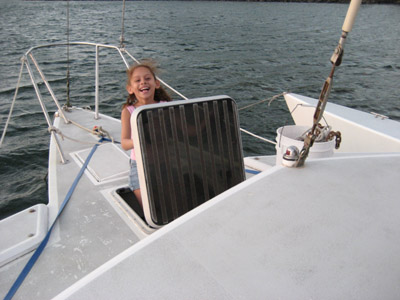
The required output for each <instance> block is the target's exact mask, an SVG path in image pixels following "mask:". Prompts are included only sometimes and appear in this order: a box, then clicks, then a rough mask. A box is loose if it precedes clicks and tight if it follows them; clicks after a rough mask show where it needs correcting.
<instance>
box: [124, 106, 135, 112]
mask: <svg viewBox="0 0 400 300" xmlns="http://www.w3.org/2000/svg"><path fill="white" fill-rule="evenodd" d="M124 108H126V109H127V110H128V111H129V112H130V113H133V111H134V110H135V107H134V106H133V105H126V106H125V107H124Z"/></svg>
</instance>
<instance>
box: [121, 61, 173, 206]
mask: <svg viewBox="0 0 400 300" xmlns="http://www.w3.org/2000/svg"><path fill="white" fill-rule="evenodd" d="M127 75H128V80H127V84H126V90H127V91H128V93H129V96H128V98H127V100H126V103H125V104H124V105H123V107H122V112H121V145H122V148H123V149H125V150H129V149H132V150H131V160H130V165H131V170H130V174H129V187H130V188H131V190H132V191H133V193H134V194H135V197H136V199H137V200H138V202H139V204H140V205H141V206H142V196H141V194H140V187H139V178H138V174H137V166H136V157H135V152H134V149H133V148H134V146H133V141H132V136H131V122H130V120H131V114H132V112H133V111H134V110H135V108H137V107H139V106H141V105H147V104H153V103H158V102H160V101H161V102H166V101H171V100H172V99H171V97H170V96H169V95H168V93H167V92H166V91H165V90H164V89H163V88H162V87H161V84H160V81H159V80H158V79H157V77H156V69H155V67H154V65H153V64H151V63H150V62H142V63H138V64H135V65H133V66H132V67H130V68H129V69H128V70H127Z"/></svg>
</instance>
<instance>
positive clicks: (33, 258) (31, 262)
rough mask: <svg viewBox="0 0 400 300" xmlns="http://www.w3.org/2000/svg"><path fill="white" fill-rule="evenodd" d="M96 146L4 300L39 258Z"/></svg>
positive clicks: (12, 292)
mask: <svg viewBox="0 0 400 300" xmlns="http://www.w3.org/2000/svg"><path fill="white" fill-rule="evenodd" d="M104 140H105V139H104V138H101V139H100V140H99V143H101V142H103V141H104ZM98 146H99V145H98V144H96V145H94V147H93V148H92V151H91V152H90V153H89V155H88V157H87V158H86V160H85V163H84V164H83V166H82V168H81V169H80V171H79V173H78V175H77V176H76V178H75V180H74V182H73V183H72V186H71V187H70V188H69V191H68V193H67V195H66V196H65V199H64V201H63V203H62V204H61V207H60V210H59V211H58V214H57V216H56V218H55V220H54V222H53V224H52V225H51V227H50V229H49V231H48V232H47V234H46V236H45V238H44V239H43V241H42V242H41V243H40V245H39V247H37V249H36V251H35V252H34V253H33V255H32V256H31V258H30V259H29V261H28V262H27V263H26V265H25V267H24V269H23V270H22V271H21V273H20V274H19V276H18V278H17V279H16V280H15V282H14V284H13V285H12V287H11V288H10V290H9V291H8V293H7V295H6V296H5V298H4V300H10V299H11V298H12V297H14V295H15V293H16V292H17V290H18V289H19V287H20V286H21V284H22V282H23V281H24V279H25V277H26V276H27V275H28V273H29V272H30V270H31V269H32V267H33V265H34V264H35V263H36V261H37V259H38V258H39V256H40V254H41V253H42V251H43V249H44V248H45V247H46V245H47V242H48V241H49V238H50V234H51V231H52V230H53V227H54V225H55V224H56V222H57V219H58V217H59V216H60V215H61V213H62V211H63V210H64V207H65V206H66V205H67V203H68V201H69V199H70V198H71V196H72V193H73V192H74V190H75V188H76V186H77V185H78V182H79V180H80V178H81V177H82V175H83V172H84V171H85V169H86V167H87V165H88V164H89V161H90V159H91V158H92V156H93V154H94V152H95V151H96V149H97V147H98Z"/></svg>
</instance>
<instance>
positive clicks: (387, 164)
mask: <svg viewBox="0 0 400 300" xmlns="http://www.w3.org/2000/svg"><path fill="white" fill-rule="evenodd" d="M399 158H400V154H393V155H390V154H389V155H373V154H368V155H360V156H358V157H357V158H356V159H355V155H352V156H351V159H350V158H348V157H343V156H342V157H340V158H328V159H320V160H313V161H311V160H310V161H308V162H307V163H306V166H305V167H304V168H301V169H290V168H289V169H288V168H283V167H280V166H279V167H273V168H271V169H270V170H269V171H266V172H263V173H262V174H259V175H257V176H254V177H253V178H251V179H250V180H247V181H245V182H243V183H241V184H240V185H238V186H236V187H234V188H232V189H231V190H229V191H227V192H225V193H223V194H221V195H219V196H218V197H216V198H215V199H213V200H211V201H209V202H208V203H206V204H205V205H203V206H201V207H198V208H197V209H195V210H193V211H192V212H189V213H188V214H187V215H185V216H183V217H181V218H180V219H178V220H176V221H175V222H173V223H171V224H169V225H167V226H165V227H164V228H162V229H160V230H159V231H157V232H156V233H154V234H153V235H151V236H150V237H149V238H147V239H145V240H142V241H141V242H139V243H137V244H136V245H134V246H132V247H130V248H129V249H127V250H126V251H124V252H123V253H121V254H120V255H118V256H117V257H116V258H114V259H113V260H112V261H110V262H108V263H107V264H106V265H104V266H102V267H101V268H99V269H97V270H95V271H94V272H93V273H91V274H90V275H88V276H87V277H85V278H83V279H82V280H80V281H79V282H77V284H75V285H74V286H72V287H70V288H69V289H68V290H66V291H65V292H64V293H61V294H60V295H59V296H58V297H56V299H64V298H68V299H98V298H101V299H109V298H111V297H113V296H114V295H118V297H119V298H120V299H131V298H132V297H135V298H137V299H157V298H159V299H178V298H179V299H270V298H271V299H278V298H279V299H299V298H301V299H324V298H326V297H327V296H328V298H330V299H378V298H384V299H395V298H396V297H397V296H398V295H399V293H400V287H399V285H398V281H397V279H398V278H399V277H398V276H399V273H398V272H399V270H400V260H398V259H397V257H398V253H400V219H399V218H398V211H399V209H400V201H399V198H398V194H399V189H398V182H400V174H399V172H398V170H399V169H400V159H399ZM333 174H341V176H337V175H334V176H332V175H333ZM373 174H379V176H373ZM321 182H323V183H324V184H322V183H321ZM343 183H348V184H345V185H343ZM327 187H328V189H327ZM299 193H302V194H303V195H307V197H303V196H301V197H299ZM256 195H262V196H259V197H257V196H256ZM348 195H351V197H350V198H349V197H348ZM249 228H252V229H253V230H249ZM372 240H373V241H375V242H374V243H371V241H372ZM162 249H165V251H163V250H162ZM123 274H129V276H124V275H123ZM248 278H252V280H248ZM104 286H107V288H104ZM205 287H206V288H205Z"/></svg>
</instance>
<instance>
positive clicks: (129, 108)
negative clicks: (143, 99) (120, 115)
mask: <svg viewBox="0 0 400 300" xmlns="http://www.w3.org/2000/svg"><path fill="white" fill-rule="evenodd" d="M126 108H127V109H128V111H129V112H130V113H131V115H132V113H133V111H134V110H135V108H136V107H134V106H133V105H129V106H127V107H126ZM131 139H132V140H133V136H132V130H131ZM131 159H132V160H136V155H135V149H134V148H132V150H131Z"/></svg>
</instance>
